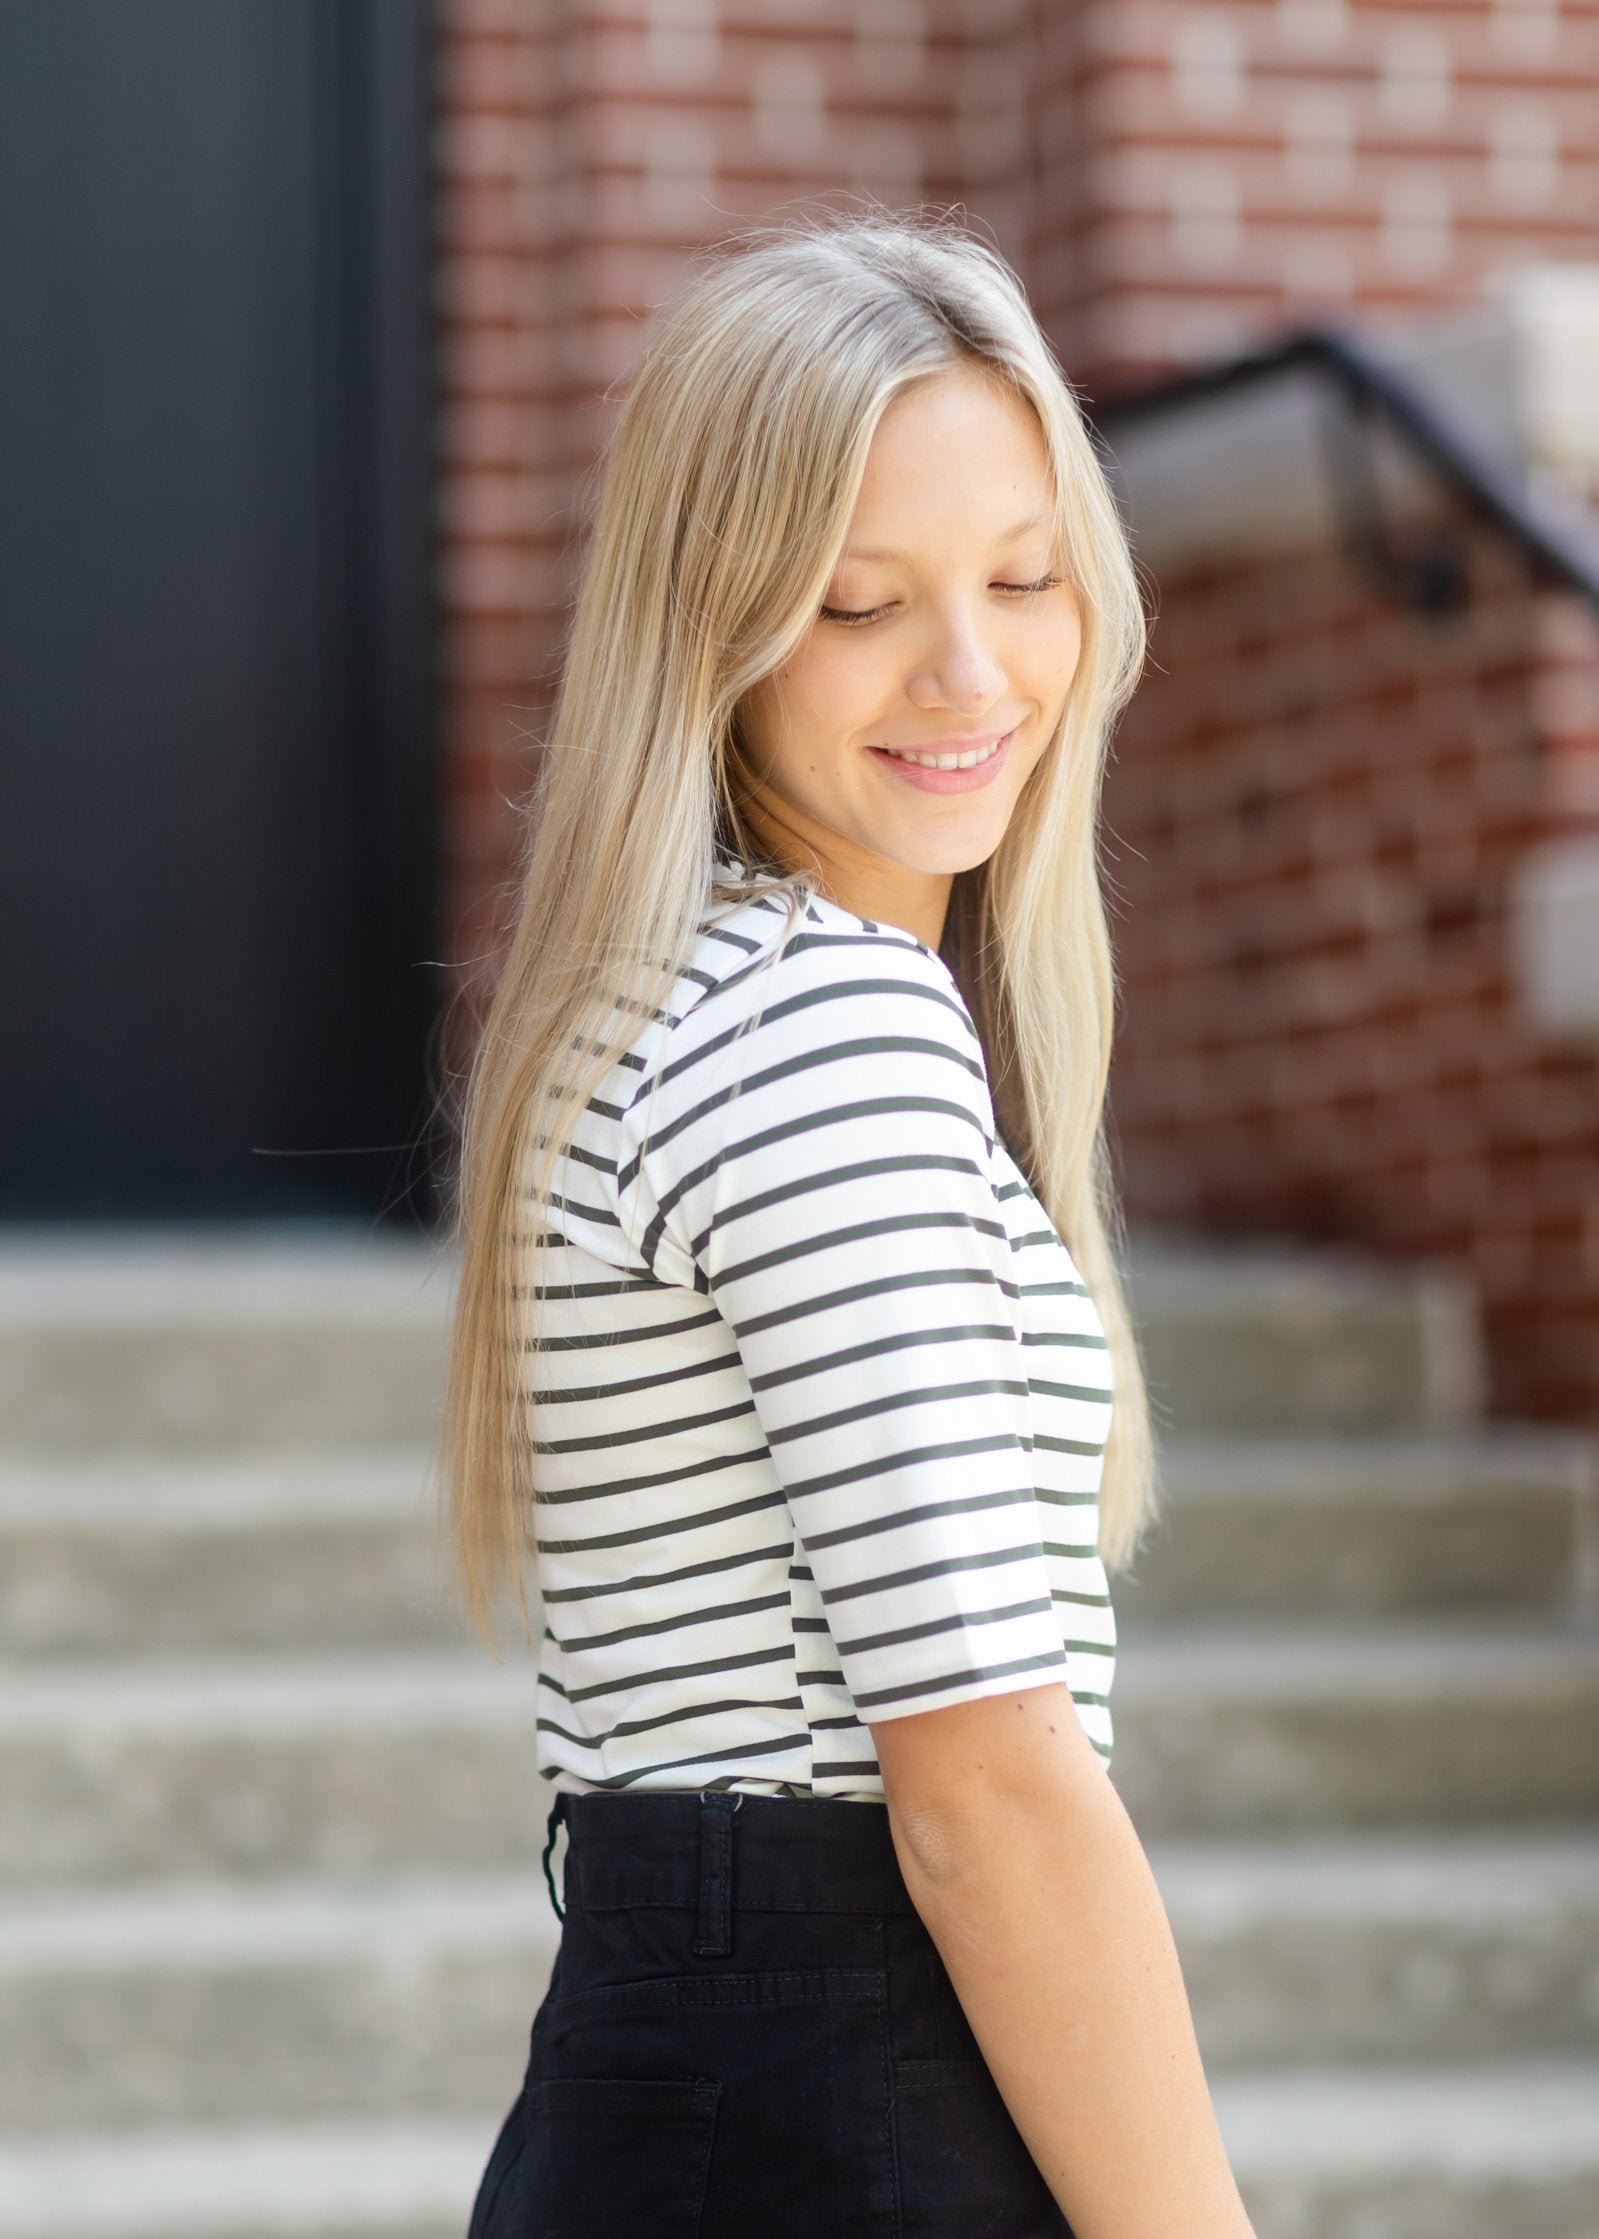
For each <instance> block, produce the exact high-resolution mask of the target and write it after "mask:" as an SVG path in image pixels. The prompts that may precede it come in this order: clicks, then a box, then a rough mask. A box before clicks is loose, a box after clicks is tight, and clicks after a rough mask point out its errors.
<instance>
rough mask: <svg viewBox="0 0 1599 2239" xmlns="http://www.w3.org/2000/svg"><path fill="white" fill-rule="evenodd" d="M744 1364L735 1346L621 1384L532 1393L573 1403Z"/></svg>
mask: <svg viewBox="0 0 1599 2239" xmlns="http://www.w3.org/2000/svg"><path fill="white" fill-rule="evenodd" d="M742 1366H743V1363H742V1361H741V1360H740V1359H739V1355H738V1351H737V1348H736V1347H735V1349H734V1350H733V1351H732V1352H731V1353H719V1354H718V1355H717V1357H716V1358H715V1359H714V1360H708V1361H689V1362H688V1363H687V1364H686V1365H685V1366H684V1367H682V1368H657V1369H652V1370H650V1371H649V1372H648V1373H647V1374H645V1375H643V1376H629V1377H626V1378H624V1379H623V1381H622V1382H621V1383H619V1384H587V1385H584V1384H577V1385H573V1386H571V1387H570V1388H568V1389H566V1390H564V1391H550V1392H540V1391H535V1392H534V1393H533V1395H532V1396H533V1401H534V1404H535V1406H539V1407H571V1406H575V1405H576V1404H577V1403H578V1402H579V1401H581V1400H589V1399H625V1398H626V1397H627V1396H628V1394H629V1393H631V1392H652V1391H655V1390H657V1389H660V1388H663V1387H664V1386H666V1385H667V1384H681V1383H685V1382H687V1381H688V1379H689V1378H691V1377H694V1376H713V1375H717V1374H719V1373H720V1372H721V1370H723V1369H724V1368H741V1367H742ZM658 1427H664V1426H658Z"/></svg>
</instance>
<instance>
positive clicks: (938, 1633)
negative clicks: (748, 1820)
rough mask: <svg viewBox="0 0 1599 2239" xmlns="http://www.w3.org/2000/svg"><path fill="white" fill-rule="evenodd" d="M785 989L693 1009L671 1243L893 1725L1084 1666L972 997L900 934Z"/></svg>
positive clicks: (826, 1602)
mask: <svg viewBox="0 0 1599 2239" xmlns="http://www.w3.org/2000/svg"><path fill="white" fill-rule="evenodd" d="M761 1005H762V1007H761V1011H760V1015H759V1017H758V1018H757V1019H756V1021H755V1023H754V1025H753V1028H752V1029H751V1030H748V1031H745V1032H743V1033H738V1032H736V1031H732V1028H733V1025H734V1021H733V1019H732V1016H731V1014H730V1011H729V1007H728V1006H726V1005H722V1006H719V1005H718V1004H717V1003H716V1002H714V1001H708V1002H706V1003H705V1004H704V1005H702V1006H701V1007H700V1011H699V1012H697V1013H696V1014H695V1015H694V1016H693V1017H692V1018H691V1020H690V1021H689V1022H688V1024H689V1031H688V1032H687V1034H685V1035H682V1036H680V1042H681V1046H680V1047H675V1048H674V1049H673V1052H672V1055H671V1057H670V1060H669V1062H668V1064H667V1065H666V1067H665V1068H664V1073H663V1081H662V1084H661V1085H662V1091H663V1093H662V1094H661V1095H660V1096H659V1097H657V1098H656V1099H655V1110H654V1113H653V1116H652V1117H650V1118H649V1119H648V1120H645V1119H644V1118H643V1116H642V1114H641V1116H640V1121H639V1127H640V1149H639V1165H640V1169H641V1172H642V1173H643V1174H644V1175H645V1177H646V1179H647V1190H648V1196H649V1200H650V1203H651V1207H652V1222H651V1225H652V1228H653V1231H654V1234H655V1237H656V1239H657V1241H658V1242H659V1243H661V1244H662V1245H663V1246H664V1245H666V1244H668V1243H669V1244H670V1247H671V1255H672V1257H673V1259H674V1260H676V1262H677V1263H678V1264H679V1265H680V1266H683V1267H687V1266H690V1265H692V1268H693V1270H694V1275H695V1282H696V1287H699V1288H702V1289H704V1290H707V1291H708V1292H709V1294H710V1296H711V1298H712V1299H713V1300H714V1302H715V1305H716V1307H717V1308H718V1310H719V1312H720V1314H721V1316H722V1318H723V1320H724V1321H725V1322H726V1323H727V1325H728V1327H729V1329H730V1330H731V1332H732V1334H733V1337H734V1340H735V1342H736V1344H737V1348H738V1352H739V1355H740V1357H741V1359H742V1362H743V1365H744V1369H745V1372H746V1374H747V1377H748V1381H749V1387H750V1392H751V1394H752V1396H753V1400H754V1404H755V1409H756V1412H757V1415H758V1418H759V1425H760V1430H761V1433H762V1435H763V1436H764V1439H765V1442H766V1445H767V1447H768V1449H769V1451H770V1454H771V1456H772V1459H773V1462H774V1463H775V1466H776V1469H777V1471H778V1474H779V1475H780V1477H781V1479H782V1482H783V1486H784V1488H785V1491H786V1493H787V1497H788V1502H789V1506H790V1509H791V1512H792V1515H793V1519H794V1524H795V1528H796V1532H797V1536H798V1538H799V1540H800V1541H801V1542H802V1545H803V1549H804V1553H805V1557H806V1559H807V1561H808V1562H809V1564H810V1566H811V1569H812V1571H813V1574H814V1577H815V1581H816V1586H817V1590H818V1592H819V1594H820V1597H821V1601H822V1606H823V1608H824V1610H825V1613H826V1617H827V1623H828V1628H829V1631H830V1632H831V1635H832V1639H833V1643H834V1646H835V1648H836V1651H837V1654H838V1658H839V1663H840V1667H841V1670H842V1673H843V1676H844V1681H845V1685H846V1686H847V1688H848V1689H849V1693H850V1695H851V1698H852V1699H853V1702H854V1705H855V1708H856V1710H857V1712H858V1713H859V1715H860V1716H861V1717H862V1718H863V1719H865V1720H867V1721H868V1722H870V1721H873V1720H881V1719H889V1718H895V1717H903V1716H906V1715H908V1714H910V1713H912V1712H915V1711H922V1710H930V1709H936V1708H938V1707H940V1706H942V1705H945V1704H949V1703H956V1702H961V1701H967V1700H972V1699H975V1698H977V1697H980V1696H984V1695H991V1694H999V1693H1003V1692H1005V1691H1007V1690H1009V1689H1012V1688H1017V1687H1025V1686H1031V1685H1042V1684H1046V1683H1048V1682H1050V1681H1055V1680H1062V1679H1064V1678H1065V1676H1066V1656H1065V1650H1064V1646H1063V1641H1062V1635H1061V1629H1060V1626H1059V1622H1058V1620H1057V1617H1056V1614H1055V1611H1054V1607H1053V1604H1052V1600H1051V1594H1050V1581H1049V1576H1048V1571H1047V1566H1046V1560H1045V1556H1044V1551H1043V1548H1042V1546H1041V1544H1040V1533H1039V1512H1038V1507H1037V1503H1036V1501H1035V1498H1034V1491H1033V1469H1032V1432H1031V1407H1030V1394H1029V1386H1028V1379H1027V1373H1026V1364H1025V1359H1024V1354H1023V1347H1022V1343H1021V1340H1020V1337H1019V1334H1018V1327H1017V1317H1016V1301H1017V1296H1018V1290H1017V1282H1016V1278H1015V1275H1014V1273H1013V1271H1012V1253H1011V1246H1010V1242H1009V1236H1008V1232H1007V1229H1006V1225H1005V1221H1004V1217H1003V1212H1002V1208H1001V1205H1000V1201H999V1199H998V1197H997V1195H996V1191H995V1185H994V1180H993V1162H994V1150H995V1145H994V1122H993V1113H992V1106H991V1103H990V1099H989V1091H988V1085H987V1078H986V1074H985V1069H984V1064H983V1055H982V1047H981V1044H980V1042H979V1041H978V1038H977V1035H976V1032H975V1029H974V1028H973V1025H972V1022H971V1019H970V1016H969V1014H968V1012H967V1010H966V1007H965V1005H964V1003H963V1002H962V1000H961V997H960V994H959V991H958V989H957V988H956V985H955V983H954V981H953V979H952V978H951V977H950V975H949V973H948V972H947V970H946V969H945V967H944V966H943V965H942V963H941V962H940V961H939V960H938V959H937V958H936V957H934V956H932V955H931V954H930V953H929V952H928V951H927V950H925V949H923V948H920V947H919V946H917V945H915V944H913V943H911V942H910V941H908V940H901V939H896V938H892V937H889V936H886V935H885V934H883V933H882V932H881V931H879V932H877V933H876V934H870V933H868V934H867V935H866V936H865V937H864V938H862V939H860V940H858V941H855V942H850V941H849V940H848V939H846V938H844V937H843V936H838V937H836V938H833V939H822V940H818V941H817V942H815V944H814V945H812V946H809V947H806V948H804V949H803V950H802V951H801V952H800V953H799V954H798V955H791V954H785V955H784V956H783V958H782V959H781V960H780V963H779V966H778V967H777V968H775V969H773V970H771V971H770V972H769V973H767V974H766V986H765V988H764V990H763V993H762V997H761ZM735 1007H736V1006H735ZM752 1007H753V1006H752ZM667 1075H669V1076H670V1078H669V1079H668V1078H666V1077H665V1076H667Z"/></svg>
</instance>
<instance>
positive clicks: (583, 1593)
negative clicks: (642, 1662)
mask: <svg viewBox="0 0 1599 2239" xmlns="http://www.w3.org/2000/svg"><path fill="white" fill-rule="evenodd" d="M791 1544H792V1542H790V1541H789V1540H786V1539H784V1540H779V1541H778V1543H777V1545H776V1546H775V1547H756V1548H753V1549H751V1551H750V1552H749V1554H747V1555H745V1554H738V1555H716V1556H713V1557H712V1558H711V1560H710V1561H709V1562H704V1563H684V1564H682V1565H681V1566H680V1567H679V1568H678V1569H677V1570H661V1571H654V1572H651V1571H635V1572H633V1573H632V1575H631V1576H630V1577H627V1578H609V1579H603V1580H599V1581H596V1583H595V1584H593V1585H592V1586H560V1587H556V1588H555V1589H553V1591H552V1590H551V1589H550V1588H548V1587H546V1588H544V1589H543V1591H542V1592H541V1594H540V1597H539V1598H540V1600H541V1601H543V1602H544V1604H545V1606H546V1607H550V1606H551V1605H553V1604H554V1603H557V1602H582V1601H599V1600H601V1599H603V1598H604V1597H605V1596H606V1595H609V1594H644V1593H653V1592H654V1591H655V1589H656V1588H657V1587H660V1586H680V1585H683V1584H684V1583H685V1582H686V1581H687V1580H689V1579H690V1578H710V1577H712V1576H713V1575H714V1574H715V1573H716V1572H718V1571H724V1570H744V1569H747V1568H750V1567H752V1566H753V1565H754V1564H756V1563H770V1562H776V1561H778V1560H780V1559H781V1557H783V1556H784V1555H786V1554H787V1553H788V1551H789V1548H790V1546H791ZM794 1575H795V1573H794V1572H793V1570H792V1569H791V1570H790V1572H789V1576H790V1577H791V1578H792V1577H793V1576H794Z"/></svg>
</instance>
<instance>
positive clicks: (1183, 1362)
mask: <svg viewBox="0 0 1599 2239" xmlns="http://www.w3.org/2000/svg"><path fill="white" fill-rule="evenodd" d="M453 1280H454V1272H453V1258H452V1256H451V1254H450V1253H449V1251H448V1249H447V1248H446V1247H445V1246H444V1245H443V1244H442V1243H439V1242H436V1241H434V1240H433V1239H430V1238H426V1237H417V1236H407V1235H388V1234H373V1233H371V1232H370V1231H363V1230H360V1229H352V1228H349V1227H345V1226H343V1225H341V1224H338V1223H326V1224H320V1225H319V1224H315V1223H307V1224H304V1225H303V1226H302V1227H299V1228H295V1227H289V1226H285V1227H283V1228H280V1229H276V1230H270V1231H262V1230H260V1229H258V1228H242V1229H234V1230H229V1229H215V1230H208V1231H206V1232H204V1233H203V1234H200V1235H196V1234H193V1233H192V1232H178V1231H172V1232H164V1231H160V1230H154V1231H145V1232H128V1233H125V1234H122V1233H116V1232H107V1231H96V1230H85V1231H79V1232H72V1233H69V1234H62V1233H56V1232H52V1233H51V1234H49V1235H47V1236H43V1237H39V1236H33V1235H30V1234H27V1233H23V1232H18V1231H12V1232H11V1233H10V1234H9V1235H8V1236H5V1237H3V1238H0V1424H4V1426H5V1429H4V1438H5V1442H6V1444H7V1445H8V1447H10V1448H11V1449H12V1450H13V1451H18V1452H41V1451H60V1450H65V1451H69V1452H74V1453H97V1452H99V1453H105V1452H112V1453H117V1454H123V1453H127V1452H130V1451H137V1450H138V1449H139V1448H141V1447H154V1448H158V1449H160V1450H163V1451H179V1452H182V1451H189V1452H199V1451H205V1450H211V1449H215V1448H217V1447H220V1446H233V1447H240V1446H242V1447H247V1448H249V1447H254V1448H259V1449H264V1450H267V1451H282V1450H285V1449H289V1448H295V1447H300V1446H306V1445H311V1446H317V1445H322V1446H326V1445H347V1444H351V1443H356V1444H359V1443H361V1442H363V1441H372V1442H376V1443H378V1444H382V1445H393V1444H396V1443H401V1442H405V1441H408V1440H414V1441H416V1442H418V1443H425V1442H426V1441H428V1440H429V1439H430V1438H431V1437H432V1435H433V1431H434V1427H435V1421H436V1412H437V1399H438V1392H439V1387H440V1381H441V1377H442V1371H443V1359H444V1344H445V1336H446V1327H447V1319H448V1312H449V1305H450V1299H451V1294H452V1288H453ZM1129 1280H1130V1284H1131V1289H1132V1296H1133V1305H1134V1312H1135V1314H1136V1316H1137V1318H1138V1321H1139V1324H1140V1328H1141V1330H1142V1333H1143V1340H1144V1346H1145V1352H1146V1357H1147V1360H1148V1364H1149V1369H1150V1374H1151V1380H1152V1384H1153V1387H1154V1391H1155V1398H1156V1404H1157V1408H1158V1410H1159V1412H1160V1414H1161V1417H1162V1420H1164V1421H1167V1422H1169V1423H1170V1424H1171V1425H1172V1426H1173V1427H1175V1428H1176V1429H1178V1430H1187V1429H1216V1428H1233V1429H1251V1430H1258V1431H1271V1430H1278V1431H1288V1430H1302V1431H1323V1432H1334V1433H1337V1434H1340V1435H1348V1434H1357V1433H1359V1432H1361V1431H1372V1430H1392V1429H1415V1428H1418V1427H1432V1426H1437V1425H1440V1424H1448V1423H1459V1422H1463V1421H1466V1420H1469V1419H1470V1418H1471V1417H1472V1416H1473V1414H1474V1413H1475V1412H1476V1410H1477V1407H1478V1404H1479V1400H1480V1391H1481V1372H1480V1361H1479V1354H1478V1348H1477V1342H1476V1335H1475V1324H1474V1318H1473V1309H1472V1302H1471V1298H1470V1295H1469V1293H1468V1292H1467V1291H1466V1289H1465V1288H1464V1287H1463V1286H1462V1284H1461V1282H1460V1281H1459V1279H1458V1278H1457V1277H1455V1276H1454V1275H1452V1274H1451V1273H1449V1272H1448V1271H1447V1270H1444V1269H1441V1268H1423V1269H1420V1270H1414V1269H1408V1268H1393V1267H1386V1266H1382V1265H1380V1264H1375V1263H1372V1262H1370V1261H1368V1260H1364V1259H1356V1258H1353V1257H1350V1256H1348V1255H1344V1254H1341V1253H1337V1252H1316V1253H1307V1252H1305V1251H1303V1250H1297V1249H1294V1248H1291V1247H1279V1246H1270V1245H1233V1244H1229V1245H1228V1246H1227V1247H1226V1248H1225V1249H1223V1248H1221V1247H1216V1246H1210V1245H1205V1244H1194V1243H1184V1242H1181V1241H1174V1240H1172V1239H1170V1238H1165V1237H1160V1236H1154V1235H1149V1236H1144V1237H1141V1238H1138V1239H1135V1242H1134V1246H1133V1250H1132V1253H1131V1257H1130V1265H1129Z"/></svg>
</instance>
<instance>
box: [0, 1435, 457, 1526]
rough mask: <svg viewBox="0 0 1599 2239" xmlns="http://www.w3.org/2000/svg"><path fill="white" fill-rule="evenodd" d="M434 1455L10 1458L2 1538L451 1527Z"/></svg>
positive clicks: (406, 1450) (0, 1518)
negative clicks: (113, 1531)
mask: <svg viewBox="0 0 1599 2239" xmlns="http://www.w3.org/2000/svg"><path fill="white" fill-rule="evenodd" d="M430 1463H431V1457H430V1456H429V1455H428V1453H427V1451H426V1450H425V1449H424V1448H420V1447H416V1446H410V1445H406V1446H397V1447H394V1448H393V1449H377V1450H372V1449H368V1448H365V1447H361V1448H357V1449H355V1450H353V1451H352V1450H351V1449H349V1448H345V1449H342V1450H341V1449H339V1448H330V1449H329V1450H328V1451H327V1452H325V1453H318V1452H315V1451H304V1450H302V1451H297V1452H296V1453H295V1454H294V1456H293V1457H292V1458H290V1459H284V1458H282V1457H276V1458H274V1457H269V1456H261V1457H259V1458H258V1457H256V1456H253V1455H239V1454H228V1453H222V1454H218V1455H215V1456H210V1457H201V1458H198V1459H196V1458H195V1457H193V1456H191V1455H175V1456H167V1455H149V1454H139V1455H126V1456H121V1455H119V1456H116V1457H114V1458H105V1459H101V1458H95V1459H85V1458H81V1457H61V1458H59V1459H57V1458H54V1457H50V1458H46V1457H42V1456H37V1455H29V1456H25V1457H18V1456H4V1457H0V1532H7V1531H10V1532H18V1533H20V1532H24V1531H29V1530H36V1529H37V1528H38V1527H39V1526H40V1525H46V1526H49V1527H51V1528H52V1529H54V1530H57V1531H68V1530H72V1531H82V1532H85V1533H95V1532H99V1531H103V1530H104V1529H105V1528H106V1526H107V1525H112V1526H115V1527H117V1528H118V1529H130V1528H131V1529H137V1530H139V1531H148V1532H152V1533H155V1532H190V1531H207V1532H223V1533H230V1532H243V1531H254V1530H258V1529H259V1528H260V1527H261V1526H262V1525H283V1526H286V1527H292V1528H294V1529H295V1530H302V1529H305V1528H307V1527H311V1528H315V1527H317V1526H326V1527H334V1526H343V1525H347V1524H351V1523H396V1524H410V1523H418V1522H422V1523H429V1524H435V1525H437V1524H439V1523H440V1522H441V1518H440V1511H439V1505H438V1496H437V1492H436V1490H435V1489H434V1488H433V1487H431V1486H430V1485H429V1484H428V1482H427V1478H428V1474H429V1469H430Z"/></svg>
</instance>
